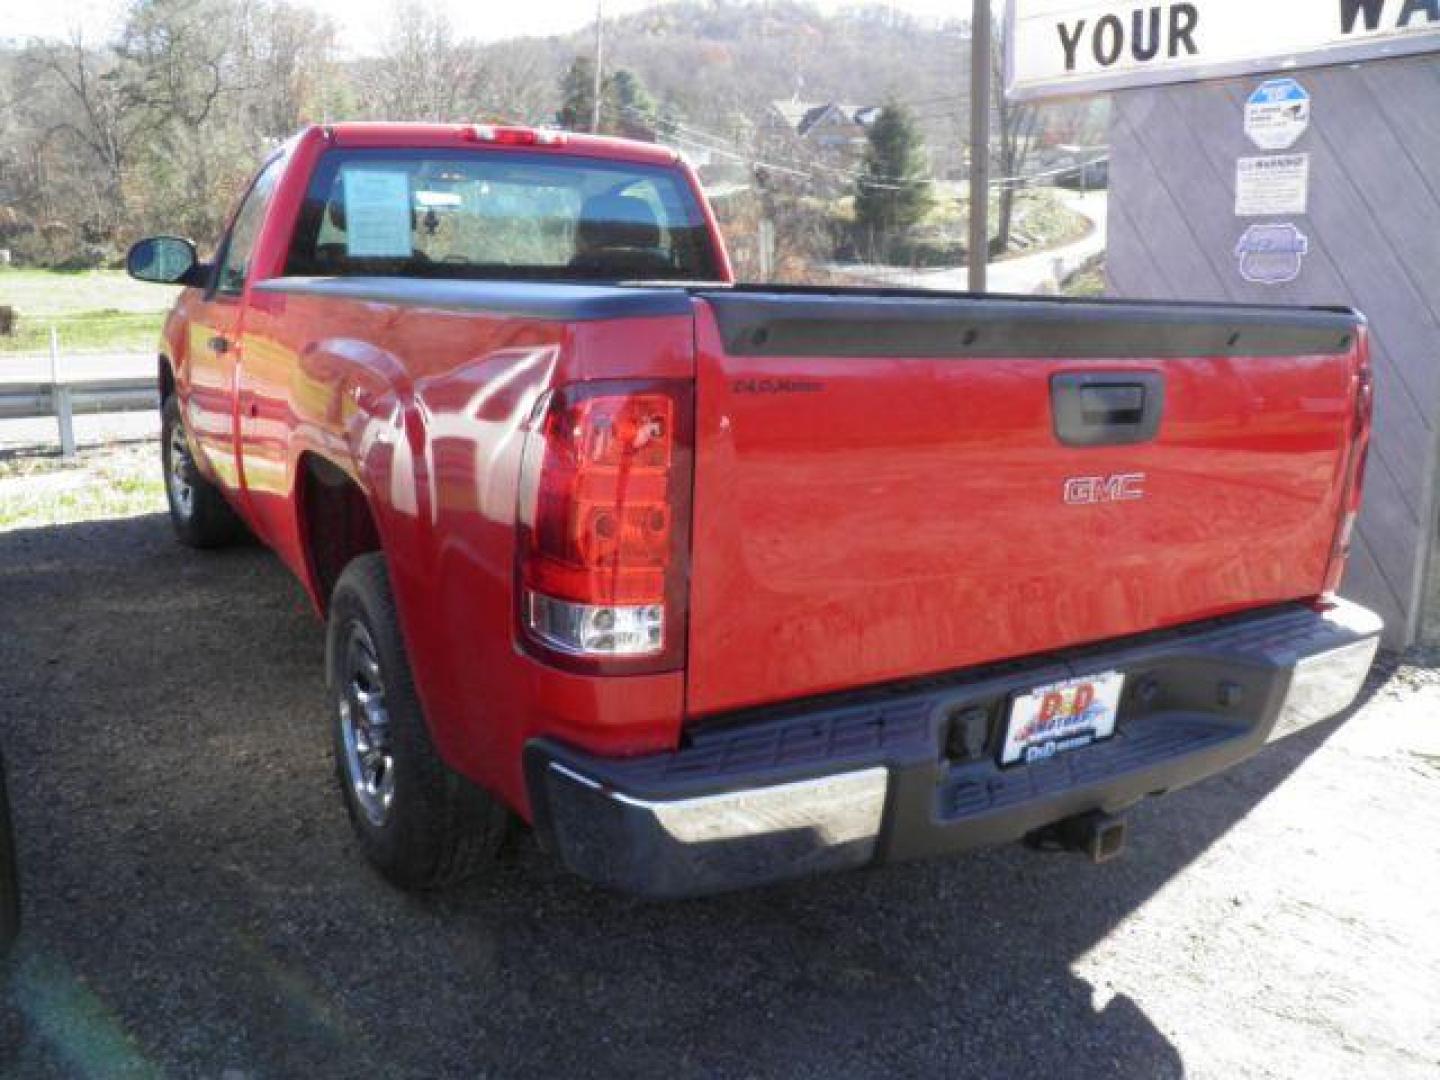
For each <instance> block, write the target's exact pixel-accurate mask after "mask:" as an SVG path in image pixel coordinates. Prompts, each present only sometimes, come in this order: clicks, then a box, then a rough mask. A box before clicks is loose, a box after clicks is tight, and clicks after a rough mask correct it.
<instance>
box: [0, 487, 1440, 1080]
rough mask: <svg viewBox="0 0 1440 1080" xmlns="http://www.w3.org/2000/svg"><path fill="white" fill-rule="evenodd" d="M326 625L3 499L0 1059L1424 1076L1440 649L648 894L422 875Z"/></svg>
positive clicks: (148, 543) (616, 1071) (288, 598)
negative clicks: (1145, 770)
mask: <svg viewBox="0 0 1440 1080" xmlns="http://www.w3.org/2000/svg"><path fill="white" fill-rule="evenodd" d="M321 651H322V641H321V634H320V628H319V626H318V624H317V623H316V622H315V621H313V619H312V617H311V616H310V614H309V612H308V610H307V609H306V607H305V604H304V601H303V598H302V596H301V593H300V590H299V588H298V586H296V585H295V584H294V583H293V582H291V581H290V580H289V579H288V578H287V577H286V576H285V574H284V572H283V571H282V570H281V568H280V567H279V565H278V564H277V563H276V562H275V561H274V560H272V559H271V558H270V557H269V556H268V555H267V554H265V553H264V552H262V551H260V550H258V549H255V548H244V549H238V550H234V551H229V552H221V553H214V554H205V555H202V554H196V553H193V552H188V551H184V550H182V549H180V548H179V547H177V546H176V545H175V544H174V543H173V542H172V541H171V538H170V536H169V533H168V526H167V525H166V523H165V522H164V520H163V519H162V518H160V517H158V516H154V515H149V516H142V517H134V518H130V519H125V520H110V521H101V522H93V523H89V524H78V525H64V526H54V527H49V528H43V529H31V530H25V531H19V532H12V533H8V534H0V671H3V672H4V675H3V680H4V683H3V689H0V742H3V744H4V746H5V751H6V754H7V755H8V757H9V767H10V773H11V778H12V785H13V792H14V797H15V800H16V803H17V805H16V815H17V827H18V829H19V837H20V848H21V855H22V858H23V871H24V878H25V881H24V885H25V903H26V912H25V915H26V925H25V931H24V935H23V938H22V946H21V948H20V951H19V953H18V955H17V957H16V958H15V963H14V968H13V971H12V975H11V980H10V987H9V990H8V996H7V997H6V998H4V999H0V1074H4V1075H7V1076H20V1077H48V1076H71V1075H82V1076H83V1075H96V1076H102V1075H103V1076H110V1075H136V1076H144V1075H176V1076H199V1077H226V1078H227V1080H236V1078H239V1077H279V1076H305V1077H325V1076H354V1075H358V1074H361V1073H369V1074H372V1075H378V1076H385V1077H387V1078H388V1077H409V1076H416V1077H419V1076H427V1077H428V1076H544V1077H552V1076H608V1075H624V1076H639V1077H649V1076H657V1077H658V1076H664V1077H689V1076H738V1077H751V1076H755V1077H758V1076H786V1077H836V1076H880V1075H883V1076H913V1075H922V1074H933V1073H939V1074H943V1075H951V1076H961V1075H974V1076H985V1077H1006V1076H1049V1077H1072V1076H1074V1077H1099V1076H1123V1077H1137V1078H1146V1080H1155V1078H1165V1077H1177V1076H1182V1075H1185V1076H1193V1077H1224V1078H1227V1080H1231V1078H1236V1077H1271V1076H1275V1077H1287V1078H1288V1077H1305V1078H1311V1077H1350V1076H1374V1077H1385V1078H1387V1080H1391V1078H1398V1077H1412V1076H1413V1077H1420V1076H1427V1077H1433V1076H1435V1075H1436V1074H1437V1071H1440V993H1437V991H1440V934H1437V932H1436V927H1437V926H1440V849H1437V845H1440V841H1437V838H1440V723H1437V716H1440V672H1437V670H1436V669H1435V668H1434V667H1427V666H1425V665H1426V664H1427V663H1433V661H1434V659H1435V658H1434V657H1428V656H1423V655H1419V656H1416V657H1413V658H1411V660H1412V661H1413V662H1410V663H1406V664H1404V665H1399V666H1397V665H1396V664H1394V663H1392V664H1391V665H1390V669H1389V670H1387V671H1386V672H1384V673H1383V677H1382V678H1377V680H1376V685H1375V686H1374V687H1373V688H1372V689H1371V691H1370V693H1369V695H1368V700H1367V703H1366V704H1365V706H1364V707H1363V708H1362V709H1361V710H1360V711H1359V712H1358V713H1357V714H1356V715H1354V716H1353V717H1351V718H1350V719H1349V720H1348V721H1347V722H1345V723H1344V724H1335V723H1332V724H1328V725H1325V726H1324V727H1321V728H1318V729H1313V730H1311V731H1309V732H1307V733H1304V734H1302V735H1300V736H1297V737H1296V738H1294V739H1292V740H1290V741H1289V742H1287V743H1284V744H1281V745H1280V746H1277V747H1275V748H1272V749H1271V750H1270V751H1269V752H1267V753H1265V754H1263V755H1262V756H1260V757H1258V758H1256V759H1255V760H1253V761H1252V762H1250V763H1249V764H1248V765H1246V766H1244V767H1242V768H1240V769H1239V770H1237V771H1234V772H1232V773H1230V774H1228V775H1226V776H1224V777H1220V778H1217V779H1214V780H1212V781H1210V782H1207V783H1205V784H1202V785H1200V786H1198V787H1195V788H1192V789H1190V790H1188V791H1184V792H1180V793H1177V794H1175V795H1173V796H1171V797H1169V798H1167V799H1164V800H1160V801H1156V802H1153V803H1151V804H1148V805H1146V806H1144V807H1142V808H1140V809H1139V810H1137V811H1136V812H1135V814H1134V815H1133V825H1134V828H1133V830H1132V840H1131V849H1130V852H1129V854H1128V856H1127V857H1126V858H1125V859H1122V860H1120V861H1119V862H1117V863H1112V864H1109V865H1107V866H1105V867H1100V868H1095V867H1091V866H1089V865H1087V864H1085V863H1084V862H1083V861H1081V860H1079V859H1077V858H1075V857H1070V856H1057V855H1040V854H1036V853H1032V852H1029V851H1026V850H1024V849H1022V848H1019V847H1011V848H1005V849H1001V850H995V851H990V852H985V853H981V854H978V855H973V856H968V857H962V858H956V859H951V860H944V861H936V862H929V863H917V864H909V865H902V866H894V867H888V868H882V869H879V870H875V871H867V872H862V873H857V874H851V875H848V876H844V877H838V878H832V879H824V880H815V881H808V882H801V883H797V884H793V885H789V886H785V887H779V888H771V889H767V890H763V891H759V892H752V893H748V894H740V895H734V896H727V897H721V898H715V899H707V900H698V901H689V902H685V903H677V904H670V905H655V904H645V903H640V902H634V901H630V900H627V899H623V898H618V897H615V896H611V895H609V894H606V893H604V892H601V891H599V890H597V889H594V888H591V887H589V886H587V885H585V884H584V883H582V882H579V881H577V880H574V879H572V878H570V877H569V876H567V875H565V874H564V873H563V872H561V871H559V870H558V869H556V867H555V866H553V865H552V864H551V863H550V861H549V860H548V859H547V858H546V857H545V856H544V855H543V854H541V853H540V852H539V851H537V850H536V849H535V847H534V844H533V842H532V841H531V840H530V839H529V838H527V837H522V838H520V839H519V840H518V841H517V843H516V845H515V848H514V850H513V851H512V852H510V853H509V855H508V857H507V858H506V859H505V860H504V862H503V863H502V864H500V865H499V866H498V867H497V869H496V872H495V874H494V876H493V878H491V879H490V880H488V881H486V882H485V883H483V884H478V885H474V886H471V887H468V888H466V889H463V890H460V891H456V892H453V893H450V894H447V895H444V896H441V897H433V898H428V899H416V898H413V897H409V896H405V895H402V894H400V893H398V892H396V891H394V890H393V889H391V888H389V887H388V886H386V885H385V884H383V883H382V882H381V881H379V880H378V879H377V878H376V877H375V876H374V875H372V874H371V873H370V872H369V871H368V870H367V869H366V867H365V866H364V865H363V864H362V862H361V860H360V858H359V856H358V853H357V851H356V849H355V845H354V844H353V843H352V841H351V838H350V833H349V828H348V825H347V823H346V821H345V818H344V813H343V811H342V809H341V807H340V803H339V801H338V799H337V797H336V795H335V793H334V791H333V790H332V779H331V772H330V760H329V752H328V747H327V742H326V738H325V734H324V730H323V721H322V686H321Z"/></svg>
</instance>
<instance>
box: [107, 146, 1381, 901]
mask: <svg viewBox="0 0 1440 1080" xmlns="http://www.w3.org/2000/svg"><path fill="white" fill-rule="evenodd" d="M129 265H130V270H131V272H132V273H133V274H134V275H135V276H137V277H140V278H143V279H146V280H158V281H167V282H180V283H183V284H184V285H186V286H188V287H187V288H185V289H184V290H183V292H182V293H181V296H180V298H179V300H178V302H177V304H176V306H175V309H174V311H173V313H172V314H171V315H170V317H169V320H168V322H167V323H166V326H165V330H164V335H163V340H162V343H161V351H160V357H159V385H160V393H161V397H162V400H163V402H164V405H163V415H164V438H163V441H162V451H163V456H164V464H165V470H166V476H167V490H168V492H169V499H170V508H171V514H172V518H173V522H174V526H175V530H176V532H177V533H178V535H179V537H180V539H181V540H182V541H183V542H185V543H187V544H190V545H193V546H196V547H208V546H211V545H215V544H219V543H222V542H224V541H226V540H228V539H230V538H231V537H233V536H234V535H235V534H236V532H237V530H238V529H239V528H240V526H241V523H243V525H244V526H246V527H248V529H249V530H250V531H251V532H253V533H254V534H255V535H256V536H258V537H259V538H260V539H261V540H262V541H264V542H265V543H266V544H268V545H269V546H270V547H272V548H273V549H274V550H275V551H276V552H277V553H278V555H279V557H280V558H281V559H282V560H283V561H284V562H285V563H286V565H288V566H289V567H290V568H291V570H293V571H294V573H295V574H296V575H298V577H299V578H300V580H301V581H302V582H303V584H304V587H305V589H306V590H307V592H308V593H309V596H310V598H311V600H312V601H313V603H314V606H315V609H316V611H317V612H318V613H320V615H321V616H322V617H324V618H325V619H326V620H327V626H328V629H327V644H328V648H327V666H328V672H327V674H328V685H329V687H330V692H331V697H332V701H333V710H332V715H331V723H332V724H333V730H334V743H335V752H336V760H337V772H338V777H339V783H340V788H341V791H342V794H343V797H344V800H345V804H346V806H347V808H348V810H349V813H350V816H351V818H352V820H353V822H354V825H355V828H356V830H357V832H358V835H359V838H360V842H361V845H362V847H363V849H364V851H365V853H366V854H367V855H368V857H369V858H370V859H371V860H373V862H374V863H375V864H376V866H377V867H378V868H379V869H380V870H381V871H383V872H384V874H386V875H387V876H388V877H389V878H390V879H392V880H393V881H395V882H398V883H400V884H402V885H405V886H410V887H427V886H434V885H438V884H440V883H443V882H445V881H447V880H450V879H453V878H454V877H456V876H457V875H460V874H463V873H465V872H467V871H473V870H475V869H476V868H478V867H480V866H482V865H483V863H484V859H485V857H486V856H487V855H489V854H491V853H493V851H494V849H495V847H496V845H497V843H498V842H499V840H500V838H501V836H502V833H503V832H504V830H505V828H506V827H507V825H508V823H509V822H511V821H512V820H513V819H514V817H515V816H518V817H520V818H522V819H524V820H526V821H528V822H530V823H532V824H533V825H534V827H535V828H536V830H537V832H538V834H539V836H540V838H541V841H542V843H543V844H544V845H545V846H546V847H547V848H548V849H550V850H552V851H554V852H556V853H557V854H558V856H559V857H560V858H561V859H562V860H563V861H564V863H565V864H566V865H568V866H569V867H570V868H572V869H573V870H575V871H577V872H578V873H580V874H583V875H585V876H587V877H589V878H591V879H594V880H597V881H600V882H603V883H606V884H609V885H612V886H616V887H620V888H623V889H628V890H631V891H634V892H638V893H643V894H648V895H660V896H673V895H682V894H691V893H700V892H707V891H713V890H717V889H724V888H732V887H737V886H742V885H751V884H756V883H760V882H767V881H773V880H776V879H780V878H784V877H789V876H793V875H798V874H804V873H811V872H815V871H820V870H830V869H836V868H842V867H856V866H861V865H864V864H869V863H873V862H878V861H883V860H888V859H896V858H902V857H911V856H916V855H926V854H931V853H936V852H943V851H953V850H958V849H962V848H966V847H971V846H974V845H978V844H989V843H995V842H999V841H1006V840H1013V839H1019V838H1022V837H1031V838H1035V837H1039V838H1048V839H1051V840H1055V841H1058V842H1059V843H1060V844H1062V845H1065V846H1071V847H1081V848H1084V849H1087V850H1089V851H1090V852H1091V854H1092V855H1094V856H1096V857H1103V856H1105V855H1108V854H1110V853H1112V852H1113V851H1115V850H1116V848H1117V847H1118V846H1119V844H1120V842H1121V841H1122V839H1123V832H1122V825H1123V820H1124V819H1123V817H1122V816H1120V814H1121V812H1122V811H1123V810H1124V809H1125V808H1127V807H1129V806H1131V805H1132V804H1134V803H1136V802H1137V801H1139V800H1140V799H1142V798H1144V797H1145V796H1147V795H1151V794H1156V793H1161V792H1165V791H1168V790H1172V789H1174V788H1176V787H1179V786H1181V785H1184V784H1188V783H1190V782H1193V781H1195V780H1198V779H1200V778H1202V777H1205V776H1208V775H1211V774H1213V773H1215V772H1217V771H1219V770H1221V769H1224V768H1226V767H1227V766H1231V765H1234V764H1235V763H1237V762H1239V761H1241V760H1242V759H1244V758H1246V757H1248V756H1249V755H1250V754H1252V753H1253V752H1255V751H1256V750H1258V749H1259V748H1260V747H1261V746H1262V745H1263V744H1264V743H1266V742H1267V741H1268V740H1270V739H1272V738H1274V737H1275V736H1277V735H1278V734H1280V733H1282V732H1284V731H1288V730H1291V729H1294V728H1296V727H1298V726H1300V725H1303V724H1306V723H1310V722H1313V721H1316V720H1319V719H1322V718H1325V717H1328V716H1332V715H1334V714H1335V713H1337V712H1339V711H1340V710H1342V709H1344V708H1345V707H1346V706H1347V705H1348V704H1349V703H1350V702H1351V701H1352V700H1353V698H1354V697H1355V695H1356V693H1357V691H1358V689H1359V687H1360V685H1361V683H1362V681H1363V679H1364V676H1365V673H1366V671H1367V669H1368V667H1369V665H1370V662H1371V660H1372V658H1373V655H1374V652H1375V649H1376V644H1377V641H1378V636H1379V632H1380V625H1379V621H1378V620H1377V619H1376V618H1375V617H1374V616H1373V615H1371V614H1370V613H1369V612H1367V611H1365V610H1363V609H1361V608H1359V607H1357V606H1356V605H1354V604H1351V603H1348V602H1346V601H1343V600H1341V599H1339V598H1338V597H1337V596H1336V588H1337V586H1338V585H1339V582H1340V577H1341V573H1342V570H1343V568H1344V565H1345V560H1346V555H1347V552H1348V548H1349V538H1350V532H1351V528H1352V525H1353V523H1354V521H1355V515H1356V511H1357V509H1358V506H1359V501H1360V488H1361V480H1362V473H1363V469H1364V461H1365V450H1366V443H1367V440H1368V437H1369V426H1370V413H1371V383H1370V378H1371V375H1370V366H1369V360H1368V355H1367V348H1366V331H1365V326H1364V323H1363V321H1362V319H1361V318H1360V317H1359V316H1358V315H1356V314H1355V313H1354V312H1352V311H1349V310H1344V309H1328V308H1327V309H1303V310H1302V309H1286V308H1271V307H1239V306H1218V305H1201V304H1141V303H1125V302H1113V301H1112V302H1099V301H1088V300H1087V301H1070V300H1056V299H1040V298H1016V297H976V296H968V295H944V294H933V293H922V292H906V291H898V290H864V289H832V288H785V287H771V286H763V287H762V286H745V285H737V284H735V283H734V282H733V281H732V276H731V271H730V267H729V263H728V260H727V257H726V254H725V249H724V247H723V246H722V244H721V241H720V237H719V235H718V232H717V229H716V225H715V220H714V218H713V216H712V215H711V212H710V209H709V207H708V206H707V204H706V201H705V199H704V197H703V195H702V193H701V190H700V187H699V184H698V183H697V180H696V177H695V175H694V173H693V172H692V171H691V169H690V168H689V167H688V166H687V165H686V164H685V163H684V162H683V161H682V160H681V159H679V158H678V157H677V156H676V155H675V154H673V153H672V152H671V151H669V150H666V149H663V148H661V147H658V146H653V145H648V144H640V143H632V142H624V141H618V140H611V139H601V138H591V137H587V136H581V135H572V134H565V133H558V132H550V131H545V130H534V129H528V128H516V127H488V126H483V125H480V126H477V125H402V124H385V125H370V124H336V125H333V126H326V127H314V128H310V129H308V130H306V131H304V132H302V133H301V134H300V135H298V136H297V137H296V138H295V139H293V140H292V141H291V142H289V143H288V144H286V145H285V146H284V147H282V148H281V149H280V150H278V151H277V152H275V153H274V154H273V156H271V157H270V159H269V160H268V161H266V162H265V164H264V166H263V167H262V168H261V169H260V171H259V173H258V175H257V177H256V178H255V180H254V182H253V184H252V185H251V187H250V189H249V191H248V192H247V193H246V194H245V196H244V197H243V199H242V200H241V202H240V204H239V207H238V209H237V210H236V211H235V214H234V216H233V218H232V220H231V222H230V225H229V228H228V230H227V231H226V234H225V236H224V238H223V239H222V240H221V241H220V244H219V246H218V249H217V254H216V256H215V258H214V260H213V262H210V263H201V262H200V261H198V259H197V257H196V252H195V249H194V247H193V245H191V244H190V243H189V242H187V241H184V240H180V239H178V238H174V237H158V238H152V239H149V240H145V241H141V242H140V243H139V244H137V245H136V246H135V248H134V249H133V250H132V252H131V255H130V260H129ZM256 677H257V678H263V677H264V674H263V672H257V673H256Z"/></svg>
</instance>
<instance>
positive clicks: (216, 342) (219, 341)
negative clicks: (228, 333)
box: [210, 334, 230, 353]
mask: <svg viewBox="0 0 1440 1080" xmlns="http://www.w3.org/2000/svg"><path fill="white" fill-rule="evenodd" d="M210 351H211V352H217V353H227V352H229V351H230V339H229V338H227V337H225V336H224V335H223V334H216V335H215V336H214V337H212V338H211V339H210Z"/></svg>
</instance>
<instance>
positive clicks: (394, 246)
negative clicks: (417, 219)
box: [341, 168, 413, 259]
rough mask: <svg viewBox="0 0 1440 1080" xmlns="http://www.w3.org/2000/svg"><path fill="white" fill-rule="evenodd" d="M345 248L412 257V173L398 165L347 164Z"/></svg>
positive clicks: (372, 254) (382, 255)
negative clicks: (352, 165)
mask: <svg viewBox="0 0 1440 1080" xmlns="http://www.w3.org/2000/svg"><path fill="white" fill-rule="evenodd" d="M341 178H342V182H343V184H344V190H345V250H346V252H347V253H348V254H349V255H351V256H352V257H359V258H367V257H368V258H381V259H385V258H392V259H393V258H399V259H408V258H409V257H410V255H411V252H412V250H413V245H412V240H411V236H410V174H409V173H407V172H402V171H399V170H395V169H355V168H346V169H345V170H344V172H342V173H341Z"/></svg>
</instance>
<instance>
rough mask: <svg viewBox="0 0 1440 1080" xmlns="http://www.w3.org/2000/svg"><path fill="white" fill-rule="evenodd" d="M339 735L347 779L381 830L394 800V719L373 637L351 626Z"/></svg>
mask: <svg viewBox="0 0 1440 1080" xmlns="http://www.w3.org/2000/svg"><path fill="white" fill-rule="evenodd" d="M339 676H340V685H339V688H338V690H339V701H338V708H339V710H340V734H341V738H342V740H343V741H344V744H345V779H346V781H347V782H348V783H349V784H350V787H351V789H352V790H353V791H354V792H355V801H356V803H358V804H359V806H360V810H361V811H362V812H363V813H364V815H365V817H366V818H367V819H368V820H369V822H370V824H371V825H375V826H377V827H378V826H381V825H384V824H385V819H386V818H387V817H388V816H389V815H390V804H391V802H392V801H393V800H394V798H395V759H394V757H393V756H392V754H391V750H390V713H389V711H388V710H387V709H386V707H385V683H384V681H383V680H382V679H381V677H380V661H379V660H378V659H377V658H376V655H375V642H374V641H373V640H372V639H371V637H370V631H368V630H366V629H365V627H364V625H363V624H361V623H359V622H352V623H351V624H350V626H349V628H348V629H347V630H346V633H345V644H344V653H343V655H342V658H341V668H340V671H339Z"/></svg>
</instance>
